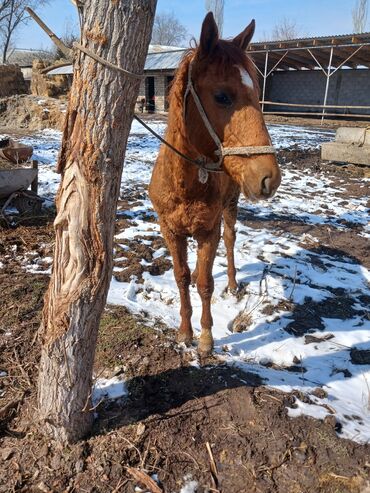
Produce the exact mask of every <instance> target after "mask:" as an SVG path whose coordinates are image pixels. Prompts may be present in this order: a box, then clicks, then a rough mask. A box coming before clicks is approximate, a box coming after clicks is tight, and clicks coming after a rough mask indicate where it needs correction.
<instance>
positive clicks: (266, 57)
mask: <svg viewBox="0 0 370 493" xmlns="http://www.w3.org/2000/svg"><path fill="white" fill-rule="evenodd" d="M268 59H269V50H266V55H265V70H264V72H263V89H262V105H261V109H262V113H263V111H264V109H265V92H266V80H267V77H268V75H267V68H268Z"/></svg>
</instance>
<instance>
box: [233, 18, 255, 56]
mask: <svg viewBox="0 0 370 493" xmlns="http://www.w3.org/2000/svg"><path fill="white" fill-rule="evenodd" d="M255 28H256V21H255V20H254V19H252V22H251V23H250V24H249V25H248V26H247V27H246V28H245V29H244V31H242V32H241V33H240V34H238V36H236V37H235V38H234V39H233V43H234V44H236V46H238V47H239V48H240V49H241V50H243V51H245V50H246V49H247V47H248V45H249V43H250V42H251V39H252V38H253V34H254V30H255Z"/></svg>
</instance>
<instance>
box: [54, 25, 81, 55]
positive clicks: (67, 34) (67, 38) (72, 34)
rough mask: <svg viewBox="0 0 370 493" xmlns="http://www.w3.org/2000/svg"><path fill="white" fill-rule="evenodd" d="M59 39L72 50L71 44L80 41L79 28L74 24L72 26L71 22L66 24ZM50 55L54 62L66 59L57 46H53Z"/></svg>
mask: <svg viewBox="0 0 370 493" xmlns="http://www.w3.org/2000/svg"><path fill="white" fill-rule="evenodd" d="M60 39H61V40H62V41H63V43H64V44H65V45H66V46H67V47H68V48H72V46H73V43H74V42H75V41H79V40H80V33H79V28H78V27H77V25H76V24H74V23H73V22H72V21H71V20H69V21H68V22H66V24H65V28H64V34H63V35H62V36H60ZM51 52H52V55H53V58H54V60H61V59H65V58H67V56H66V54H65V53H63V52H62V51H61V50H60V49H59V48H58V47H57V46H55V45H54V46H53V48H52V50H51Z"/></svg>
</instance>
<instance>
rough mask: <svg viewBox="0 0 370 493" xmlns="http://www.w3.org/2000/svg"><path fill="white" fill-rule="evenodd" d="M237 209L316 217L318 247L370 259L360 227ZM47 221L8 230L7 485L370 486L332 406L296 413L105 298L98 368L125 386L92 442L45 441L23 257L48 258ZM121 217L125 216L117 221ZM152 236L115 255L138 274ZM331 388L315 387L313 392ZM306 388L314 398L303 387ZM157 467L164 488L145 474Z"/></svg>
mask: <svg viewBox="0 0 370 493" xmlns="http://www.w3.org/2000/svg"><path fill="white" fill-rule="evenodd" d="M293 158H294V163H295V164H294V166H296V167H300V166H305V167H310V169H311V170H312V172H313V173H315V174H318V173H321V172H323V169H322V164H321V162H320V159H319V155H318V152H316V151H315V152H305V153H304V154H300V153H298V151H290V152H288V151H283V152H280V154H279V159H280V160H281V161H282V162H289V161H291V160H292V159H293ZM291 166H293V165H291ZM325 172H327V173H329V174H330V176H331V177H332V178H333V179H334V181H335V179H338V180H340V179H342V178H343V177H345V176H348V175H350V176H352V177H357V178H358V182H357V186H355V185H353V186H352V188H351V190H349V191H348V192H347V193H351V194H352V196H353V194H356V193H358V194H361V195H362V196H363V194H364V193H365V191H364V189H363V188H362V185H363V184H362V181H361V178H362V176H364V174H365V173H366V170H365V169H362V168H352V167H343V166H342V167H338V166H335V165H332V166H329V167H328V166H326V167H325ZM338 183H339V181H338ZM137 200H138V201H139V200H140V198H139V197H138V198H137ZM343 200H345V193H344V197H343ZM119 205H120V208H121V212H122V210H124V208H125V207H129V205H128V203H127V202H125V201H124V200H122V201H121V202H120V204H119ZM239 219H240V220H241V221H246V222H247V223H248V225H249V226H252V227H253V226H255V227H261V225H263V227H268V228H274V229H275V230H280V231H281V232H291V233H294V234H302V236H303V233H306V232H308V230H307V228H309V234H310V235H311V236H313V237H315V238H316V239H318V240H319V241H320V243H319V247H317V244H315V248H320V249H322V251H323V252H325V251H326V250H329V249H330V251H331V252H333V251H334V250H337V251H340V252H343V253H345V254H347V255H349V256H351V258H353V259H356V262H358V263H361V264H363V265H367V266H368V265H369V246H368V241H366V240H365V238H364V237H362V236H360V235H359V234H358V231H357V229H356V226H355V225H353V227H350V226H349V227H348V228H347V229H346V230H345V231H341V232H340V233H338V231H336V230H334V228H331V227H330V226H328V225H325V227H324V226H322V225H315V226H313V225H307V224H304V223H299V222H294V221H288V220H286V218H283V217H281V218H279V217H276V218H274V220H273V221H272V220H270V219H269V220H268V221H267V220H263V219H261V218H258V220H256V219H255V218H252V217H249V216H248V215H244V217H243V216H240V217H239ZM52 220H53V216H52V212H51V213H49V214H48V215H44V216H41V217H38V218H34V219H31V218H27V217H23V218H21V220H20V221H19V223H18V226H17V227H16V228H14V229H2V230H1V229H0V259H1V261H2V263H3V268H2V269H1V270H0V285H1V304H0V375H3V374H2V373H1V372H6V374H5V375H3V376H1V377H0V397H1V396H2V398H1V399H0V447H1V449H0V492H10V491H17V492H91V493H92V492H104V493H105V492H112V493H113V492H115V493H118V492H127V493H132V492H134V491H152V492H154V493H158V492H166V493H167V492H168V493H178V492H180V491H181V493H191V492H192V491H194V492H198V493H203V492H223V493H234V492H235V493H237V492H246V493H254V492H256V493H257V492H258V493H269V492H271V493H272V492H274V493H275V492H276V493H280V492H283V493H306V492H307V493H311V492H312V493H320V492H322V493H347V492H351V493H366V492H367V493H369V492H370V481H369V479H370V446H369V445H359V444H357V443H354V442H351V441H348V440H345V439H343V438H340V426H339V424H338V423H337V422H336V419H335V416H334V415H333V414H331V415H329V416H328V417H327V418H325V420H324V421H319V420H314V419H312V418H310V417H299V418H294V419H291V418H288V416H287V407H294V405H295V404H294V401H295V398H294V393H293V394H286V393H281V392H278V391H276V390H272V389H270V388H267V387H265V386H264V385H263V383H264V382H263V381H261V379H260V378H259V377H258V376H257V375H255V374H253V373H243V372H241V371H240V370H238V369H236V368H234V367H231V366H225V365H223V364H220V362H219V361H218V360H217V359H216V358H215V357H211V358H208V359H207V360H204V361H202V362H201V366H200V368H197V367H194V366H192V365H191V364H190V361H189V360H190V355H189V352H187V351H186V350H184V349H183V348H182V347H180V346H178V345H177V344H176V343H175V333H174V331H172V330H170V329H168V328H167V327H165V326H163V325H162V324H160V323H155V324H154V326H150V327H149V326H148V325H147V320H146V318H145V314H143V315H142V316H140V317H139V316H133V315H131V314H130V313H129V312H128V311H127V310H126V309H124V308H122V307H113V306H107V307H106V310H105V312H104V316H103V318H102V320H101V324H100V332H99V340H98V345H97V354H96V360H95V374H97V375H103V376H104V375H107V376H112V375H119V374H121V373H122V372H124V373H125V376H126V378H127V386H128V390H129V396H128V397H127V398H125V399H122V400H116V401H111V402H108V403H107V402H105V403H104V404H101V405H99V406H98V407H97V409H96V410H95V412H96V413H97V419H96V421H95V427H94V430H93V433H92V435H91V436H90V437H89V438H87V439H86V440H82V441H80V442H79V443H77V444H75V445H71V446H68V447H64V448H58V447H56V446H55V445H54V444H53V443H52V442H50V441H48V440H47V439H46V438H45V437H44V436H43V435H42V433H40V424H39V423H38V421H37V409H36V389H35V387H36V380H37V371H38V360H39V354H40V347H39V340H38V335H37V332H38V327H39V324H40V318H41V309H42V302H43V295H44V292H45V289H46V287H47V283H48V279H49V278H48V276H47V275H41V274H34V273H29V272H27V271H26V270H25V265H26V264H27V265H29V264H30V262H31V263H32V258H37V259H38V260H37V261H38V262H39V263H40V258H41V262H42V259H43V258H45V259H47V258H48V257H50V256H51V255H52V249H53V230H52ZM150 220H153V219H152V218H150V217H148V221H150ZM124 221H126V219H125V217H124V215H122V214H120V216H119V218H118V219H117V230H119V229H120V228H122V226H123V225H124ZM146 239H148V237H146ZM156 241H157V243H156V244H155V245H154V244H152V245H151V246H148V245H144V244H143V243H141V242H140V241H132V240H130V241H129V240H127V241H126V244H127V245H128V246H129V250H123V251H120V256H122V255H125V256H126V257H127V263H129V264H130V266H131V268H130V272H129V274H130V275H131V274H133V273H134V274H135V275H137V276H138V277H139V278H140V276H141V275H142V273H143V271H144V270H145V269H147V268H148V267H146V266H145V265H142V264H141V263H140V260H141V259H143V258H144V259H146V260H147V261H151V260H152V258H153V252H154V251H155V250H156V249H159V248H161V247H163V246H164V244H163V243H162V242H161V240H158V238H156ZM123 243H124V242H123V241H122V240H120V244H123ZM308 246H309V245H307V244H305V247H306V248H307V247H308ZM119 265H122V264H121V263H120V264H119ZM47 266H48V264H47V262H46V263H45V267H47ZM168 268H170V263H169V262H168V261H161V262H158V265H157V264H155V263H152V264H151V266H150V269H152V270H153V271H152V272H151V274H152V275H156V274H157V275H158V274H160V273H163V272H164V271H165V270H167V269H168ZM124 272H125V274H124V275H123V273H121V272H118V273H116V274H115V276H116V279H117V280H122V281H127V279H128V277H129V275H127V272H126V271H124ZM127 276H128V277H127ZM344 298H345V297H344ZM339 305H340V306H339ZM339 305H338V303H337V304H332V305H330V304H326V306H325V310H326V311H328V310H329V312H330V311H332V313H333V314H335V316H339V315H340V314H338V310H340V309H342V310H347V311H348V310H351V309H353V308H351V304H350V303H346V300H345V299H342V302H341V303H339ZM319 310H320V307H317V306H315V307H312V306H307V307H303V308H301V311H300V312H299V313H298V311H297V313H296V317H297V319H298V318H299V317H301V321H302V331H303V332H302V334H304V326H305V322H307V318H308V317H313V316H315V314H317V312H318V311H319ZM329 315H330V313H329ZM327 316H328V314H327ZM10 334H11V336H10ZM323 392H324V391H323V390H322V389H317V396H318V397H320V395H323ZM2 394H3V395H2ZM299 398H300V399H301V400H302V401H306V402H307V399H309V398H308V397H307V396H305V395H303V394H299ZM337 432H338V434H337ZM152 475H156V476H155V477H156V478H157V479H158V484H157V485H156V486H151V485H150V483H149V482H148V481H149V479H148V478H150V477H151V476H152ZM140 478H141V479H140ZM185 478H186V480H187V481H188V482H189V481H191V480H194V481H197V483H198V486H197V488H196V489H188V490H185V489H184V490H181V488H182V487H183V485H184V483H185ZM138 488H140V489H138ZM156 488H157V489H156Z"/></svg>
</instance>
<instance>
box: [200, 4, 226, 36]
mask: <svg viewBox="0 0 370 493" xmlns="http://www.w3.org/2000/svg"><path fill="white" fill-rule="evenodd" d="M205 6H206V11H207V12H210V11H211V12H213V16H214V18H215V21H216V24H217V27H218V31H219V33H220V36H222V30H223V27H224V6H225V0H205Z"/></svg>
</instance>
